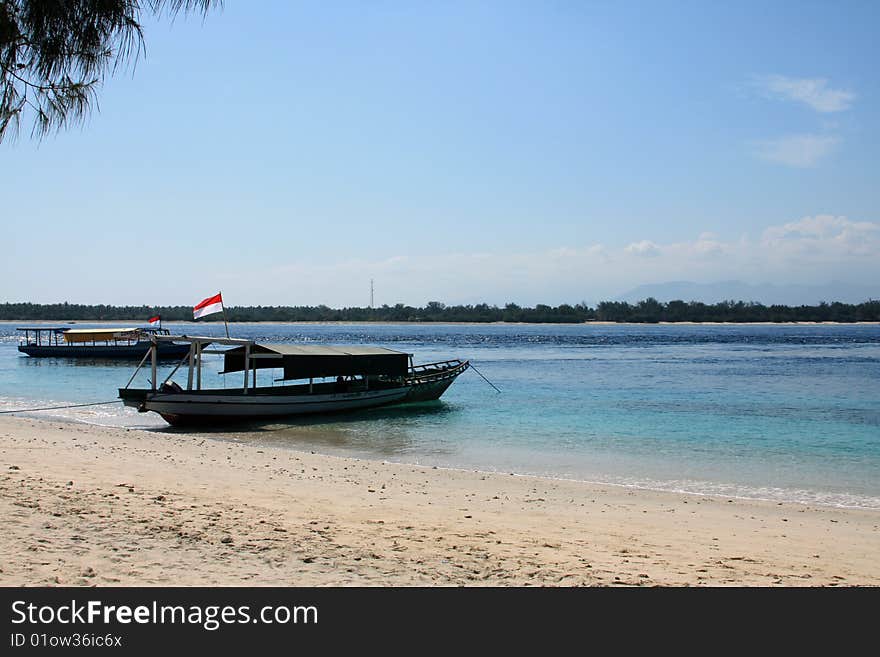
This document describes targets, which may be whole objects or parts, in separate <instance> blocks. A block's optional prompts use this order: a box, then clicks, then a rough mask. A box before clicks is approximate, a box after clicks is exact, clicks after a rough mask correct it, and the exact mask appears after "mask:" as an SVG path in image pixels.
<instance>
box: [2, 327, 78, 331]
mask: <svg viewBox="0 0 880 657" xmlns="http://www.w3.org/2000/svg"><path fill="white" fill-rule="evenodd" d="M69 328H70V327H69V326H19V327H18V328H17V329H15V330H16V331H66V330H68V329H69Z"/></svg>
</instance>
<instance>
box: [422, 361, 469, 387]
mask: <svg viewBox="0 0 880 657" xmlns="http://www.w3.org/2000/svg"><path fill="white" fill-rule="evenodd" d="M464 367H467V361H462V360H460V359H458V358H455V359H453V360H441V361H438V362H436V363H425V364H424V365H413V366H411V367H410V368H409V376H408V377H407V380H408V381H409V382H410V383H429V382H431V381H436V380H438V379H442V378H445V377H447V376H449V375H450V374H451V373H452V372H454V371H456V370H458V369H461V368H464Z"/></svg>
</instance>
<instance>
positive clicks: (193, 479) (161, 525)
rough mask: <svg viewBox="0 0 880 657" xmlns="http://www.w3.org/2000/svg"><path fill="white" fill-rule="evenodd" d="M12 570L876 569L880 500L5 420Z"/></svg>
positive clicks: (1, 549) (574, 574)
mask: <svg viewBox="0 0 880 657" xmlns="http://www.w3.org/2000/svg"><path fill="white" fill-rule="evenodd" d="M0 490H2V493H0V513H2V518H3V531H2V533H0V584H2V585H14V586H18V585H25V586H46V585H50V586H51V585H75V586H80V585H81V586H93V585H99V586H100V585H104V586H106V585H150V586H166V585H233V586H239V585H241V586H247V585H278V586H294V585H296V586H323V585H343V586H345V585H368V586H382V585H389V586H410V585H445V586H449V585H452V586H458V585H463V586H473V585H493V586H507V585H541V586H581V585H586V586H596V585H598V586H619V585H628V586H653V585H662V586H693V585H697V586H700V585H713V586H726V585H745V586H852V585H874V586H876V585H880V556H878V555H880V511H875V510H858V509H838V508H831V507H819V506H803V505H797V504H778V503H775V502H759V501H747V500H737V499H730V498H715V497H703V496H695V495H681V494H674V493H660V492H652V491H643V490H633V489H627V488H623V487H615V486H604V485H597V484H590V483H583V482H572V481H558V480H551V479H542V478H537V477H525V476H512V475H503V474H486V473H479V472H470V471H460V470H443V469H434V468H424V467H419V466H412V465H403V464H393V463H384V462H380V461H369V460H359V459H348V458H339V457H334V456H324V455H320V454H312V453H309V452H300V451H294V450H291V449H281V448H271V447H258V446H255V445H247V444H242V443H233V442H229V441H224V440H217V439H215V438H211V437H207V436H203V435H198V434H182V433H163V432H149V431H137V430H126V429H120V428H107V427H97V426H91V425H85V424H73V423H69V424H68V423H61V422H57V421H52V422H50V421H43V420H34V419H29V418H21V417H10V416H4V417H0Z"/></svg>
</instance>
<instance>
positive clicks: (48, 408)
mask: <svg viewBox="0 0 880 657" xmlns="http://www.w3.org/2000/svg"><path fill="white" fill-rule="evenodd" d="M121 402H122V400H121V399H114V400H113V401H105V402H93V403H91V404H68V405H67V406H46V407H44V408H16V409H15V410H14V411H0V414H5V413H31V412H33V411H58V410H61V409H62V408H82V407H83V406H106V405H107V404H119V403H121Z"/></svg>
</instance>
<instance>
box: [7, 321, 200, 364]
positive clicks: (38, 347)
mask: <svg viewBox="0 0 880 657" xmlns="http://www.w3.org/2000/svg"><path fill="white" fill-rule="evenodd" d="M16 330H17V331H23V332H24V337H23V338H22V340H21V342H20V343H19V345H18V350H19V351H20V352H22V353H23V354H27V355H28V356H33V357H35V358H46V357H55V358H96V359H105V358H109V359H114V360H139V359H141V358H143V356H144V354H146V353H147V352H148V351H149V350H150V346H151V345H152V342H151V341H150V338H151V337H152V336H154V335H168V334H169V331H168V329H162V328H152V327H151V328H130V327H120V328H94V329H74V328H71V327H69V326H22V327H20V328H17V329H16ZM188 351H189V345H188V344H178V343H175V342H170V341H163V342H162V345H161V347H160V348H159V349H158V353H157V357H158V358H160V359H169V358H180V357H181V356H183V355H184V354H186V353H187V352H188Z"/></svg>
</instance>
